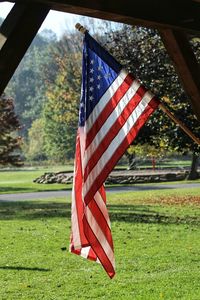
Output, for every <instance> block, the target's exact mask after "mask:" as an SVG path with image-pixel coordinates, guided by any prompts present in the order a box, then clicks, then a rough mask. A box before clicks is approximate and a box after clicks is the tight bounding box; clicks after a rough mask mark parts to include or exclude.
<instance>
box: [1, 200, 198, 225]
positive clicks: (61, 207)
mask: <svg viewBox="0 0 200 300" xmlns="http://www.w3.org/2000/svg"><path fill="white" fill-rule="evenodd" d="M108 209H109V215H110V218H111V221H116V222H128V223H149V224H153V223H155V224H166V225H167V224H193V225H198V224H200V217H198V216H190V215H185V216H181V217H180V216H178V215H175V214H174V213H173V214H170V212H169V211H168V213H167V214H166V213H161V212H158V211H157V210H156V207H152V205H109V207H108ZM63 217H64V218H68V219H70V218H71V204H70V203H63V202H50V201H48V202H35V201H34V202H31V201H26V202H25V201H23V202H1V203H0V220H15V219H16V220H17V219H24V220H34V219H45V218H47V219H49V218H63Z"/></svg>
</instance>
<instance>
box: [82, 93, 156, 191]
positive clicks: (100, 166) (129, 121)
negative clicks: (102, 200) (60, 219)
mask: <svg viewBox="0 0 200 300" xmlns="http://www.w3.org/2000/svg"><path fill="white" fill-rule="evenodd" d="M153 96H154V95H153V94H152V93H150V92H149V91H148V92H146V93H145V95H144V97H143V98H142V100H141V101H140V103H139V104H138V105H137V107H136V108H135V110H134V111H133V113H132V114H131V115H130V116H129V118H128V119H127V121H126V123H125V124H124V126H123V127H122V128H121V129H120V131H119V132H118V134H117V135H116V136H115V138H114V139H113V140H112V142H111V143H110V145H109V146H108V148H107V149H106V150H105V152H104V153H103V154H102V156H101V158H100V159H99V160H98V162H97V164H96V165H95V166H94V168H93V169H92V171H91V172H90V173H89V175H88V177H87V179H86V181H85V183H84V185H83V194H84V196H86V194H87V192H88V191H89V189H90V187H91V186H92V184H93V182H94V181H95V179H96V178H97V176H98V175H99V174H100V173H101V171H102V169H103V168H104V167H105V165H106V163H107V162H108V161H109V159H110V158H111V157H112V156H113V154H114V152H115V151H116V150H117V148H118V147H119V145H120V144H121V143H122V142H123V140H124V139H125V137H126V136H127V134H128V133H129V131H130V130H131V128H132V127H133V125H134V124H135V123H136V122H137V120H138V119H139V117H140V116H141V115H142V113H143V111H144V110H145V108H146V107H147V106H148V103H149V102H150V101H151V99H152V98H153Z"/></svg>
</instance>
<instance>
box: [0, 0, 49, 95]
mask: <svg viewBox="0 0 200 300" xmlns="http://www.w3.org/2000/svg"><path fill="white" fill-rule="evenodd" d="M48 12H49V7H47V6H44V5H41V4H29V5H27V4H26V5H25V4H21V3H17V4H15V5H14V7H13V8H12V10H11V12H10V13H9V15H8V16H7V18H6V19H5V21H4V22H3V24H2V26H1V27H0V95H1V94H2V93H3V91H4V89H5V87H6V85H7V83H8V82H9V80H10V78H11V77H12V75H13V73H14V71H15V69H16V68H17V66H18V64H19V63H20V61H21V59H22V57H23V56H24V54H25V52H26V50H27V49H28V47H29V46H30V44H31V42H32V40H33V38H34V37H35V35H36V33H37V31H38V29H39V28H40V26H41V24H42V22H43V21H44V19H45V17H46V15H47V14H48Z"/></svg>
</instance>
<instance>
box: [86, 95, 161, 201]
mask: <svg viewBox="0 0 200 300" xmlns="http://www.w3.org/2000/svg"><path fill="white" fill-rule="evenodd" d="M158 105H159V101H158V100H157V99H155V98H153V99H152V100H151V101H150V102H149V104H148V106H147V107H146V109H145V110H144V111H143V113H142V115H141V116H140V117H139V119H138V120H137V122H136V123H135V124H134V126H133V127H132V128H131V130H130V131H129V133H128V134H127V135H126V136H125V137H124V140H123V142H122V143H121V144H120V145H119V147H118V148H117V149H116V151H115V152H114V153H113V154H112V157H111V159H110V160H109V161H108V162H107V163H106V165H105V166H104V168H103V169H102V170H101V172H100V174H99V175H98V176H97V178H96V179H95V180H94V181H93V183H92V185H91V187H90V188H89V190H88V191H87V194H86V195H85V197H84V202H85V204H86V205H87V204H88V203H89V202H90V200H91V195H94V194H95V193H96V191H97V190H98V189H99V187H100V186H101V185H102V184H103V182H104V181H105V180H106V178H107V176H108V174H109V173H110V172H111V171H112V169H113V168H114V166H115V164H116V163H117V161H118V160H119V159H120V158H121V156H122V155H123V153H124V151H125V150H126V149H127V147H128V146H129V145H130V144H131V142H132V141H133V140H134V138H135V137H136V136H137V134H138V132H139V130H140V128H141V127H142V126H143V125H144V124H145V122H146V121H147V120H148V118H149V116H150V115H151V114H152V112H153V111H154V110H155V109H156V108H157V107H158Z"/></svg>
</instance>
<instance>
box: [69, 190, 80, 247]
mask: <svg viewBox="0 0 200 300" xmlns="http://www.w3.org/2000/svg"><path fill="white" fill-rule="evenodd" d="M71 222H72V237H73V243H74V248H75V249H77V248H78V249H80V247H81V239H80V232H79V224H78V217H77V209H76V200H75V192H74V187H73V190H72V208H71Z"/></svg>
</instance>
